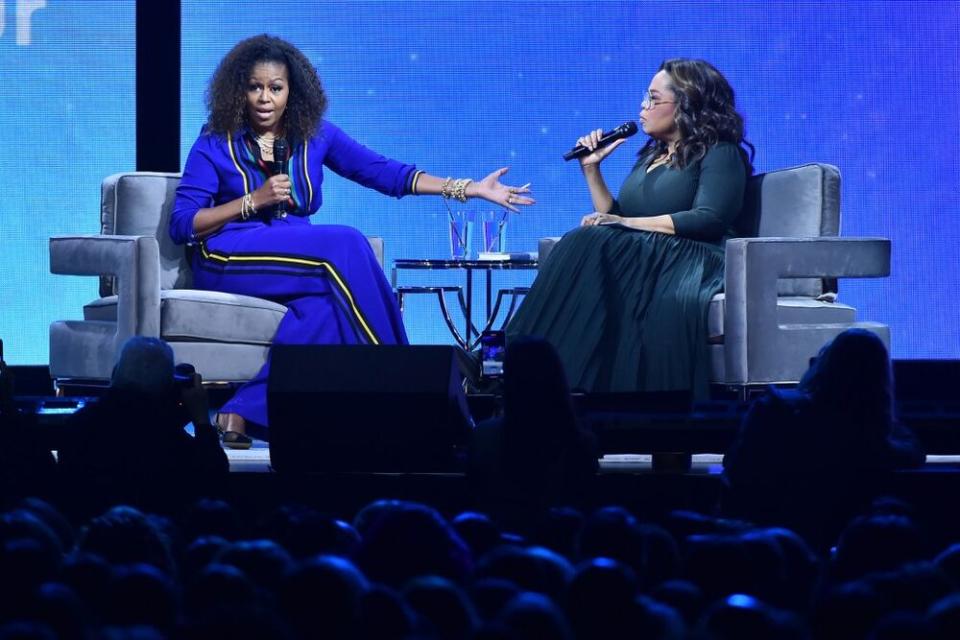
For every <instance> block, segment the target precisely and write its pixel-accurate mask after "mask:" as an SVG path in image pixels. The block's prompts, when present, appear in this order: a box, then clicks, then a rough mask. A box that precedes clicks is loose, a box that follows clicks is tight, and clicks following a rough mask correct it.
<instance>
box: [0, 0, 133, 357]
mask: <svg viewBox="0 0 960 640" xmlns="http://www.w3.org/2000/svg"><path fill="white" fill-rule="evenodd" d="M38 4H43V3H38V2H29V1H28V0H7V1H6V2H0V9H2V19H0V78H3V86H4V100H3V108H0V132H2V134H0V141H2V142H0V149H2V151H0V184H2V185H3V190H2V195H0V217H2V229H3V230H2V234H3V236H2V237H3V243H2V248H3V250H2V252H0V273H2V275H0V301H2V307H0V308H2V311H0V338H2V339H3V341H4V346H5V348H6V359H7V361H8V362H12V363H15V364H46V363H47V334H48V327H49V325H50V322H52V321H53V320H57V319H61V318H77V317H80V313H81V308H82V306H83V305H84V303H86V302H89V301H90V300H92V299H93V298H95V297H96V295H97V279H96V278H78V277H66V276H53V275H50V273H49V271H50V261H49V256H48V253H47V239H48V238H49V237H50V236H52V235H59V234H72V233H96V232H97V231H98V230H99V226H98V222H99V210H100V180H101V179H102V178H103V177H104V176H106V175H108V174H111V173H114V172H117V171H129V170H132V169H133V168H134V166H135V163H136V147H135V144H136V140H135V131H136V121H135V112H136V95H135V92H134V91H135V86H136V78H135V75H134V72H135V55H134V54H135V47H136V41H135V28H134V18H135V8H136V7H135V3H134V1H133V0H123V1H120V0H102V1H99V2H86V1H84V0H72V1H68V0H49V1H48V2H46V3H45V4H46V6H44V7H42V8H39V9H37V10H36V11H33V12H32V13H30V14H29V18H28V19H27V18H26V17H25V16H24V15H23V13H24V12H23V11H21V12H20V13H21V16H20V17H19V18H18V16H17V13H18V12H17V8H18V5H19V6H21V7H24V8H26V7H29V6H35V5H38Z"/></svg>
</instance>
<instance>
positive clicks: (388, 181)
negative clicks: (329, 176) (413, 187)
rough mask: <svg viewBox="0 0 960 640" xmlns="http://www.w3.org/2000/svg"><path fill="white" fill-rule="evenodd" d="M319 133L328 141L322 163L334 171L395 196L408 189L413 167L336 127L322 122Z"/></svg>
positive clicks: (403, 193)
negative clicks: (385, 155) (366, 145)
mask: <svg viewBox="0 0 960 640" xmlns="http://www.w3.org/2000/svg"><path fill="white" fill-rule="evenodd" d="M322 127H323V130H322V137H323V138H324V139H325V141H326V142H327V143H328V144H329V148H328V151H327V154H326V158H324V164H325V165H327V166H328V167H330V168H331V169H332V170H333V171H335V172H336V173H337V174H339V175H341V176H343V177H344V178H347V179H348V180H353V181H354V182H356V183H358V184H361V185H363V186H365V187H369V188H371V189H375V190H377V191H379V192H380V193H383V194H385V195H388V196H393V197H395V198H401V197H403V196H404V195H406V194H407V193H408V191H407V189H408V183H409V179H410V174H411V173H413V172H414V171H415V170H416V167H415V166H414V165H411V164H405V163H402V162H398V161H396V160H391V159H390V158H386V157H384V156H382V155H380V154H379V153H376V152H375V151H372V150H370V149H368V148H367V147H365V146H363V145H362V144H360V143H359V142H357V141H356V140H354V139H353V138H351V137H350V136H348V135H347V134H345V133H344V132H343V131H342V130H341V129H340V128H339V127H337V126H335V125H333V124H330V123H329V122H326V121H324V122H323V125H322Z"/></svg>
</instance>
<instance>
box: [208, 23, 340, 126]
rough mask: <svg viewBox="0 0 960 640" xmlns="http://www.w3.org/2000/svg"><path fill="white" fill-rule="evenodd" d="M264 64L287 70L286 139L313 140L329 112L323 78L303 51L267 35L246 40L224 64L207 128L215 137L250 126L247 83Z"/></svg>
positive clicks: (216, 76)
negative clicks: (280, 66) (325, 114)
mask: <svg viewBox="0 0 960 640" xmlns="http://www.w3.org/2000/svg"><path fill="white" fill-rule="evenodd" d="M262 62H276V63H279V64H282V65H284V66H285V67H286V68H287V76H288V79H289V83H290V97H289V99H288V101H287V108H286V111H285V112H284V114H283V121H284V129H285V130H286V135H287V136H288V137H291V138H293V139H296V140H306V139H308V138H310V137H311V136H312V135H313V134H314V133H315V132H316V130H317V127H318V126H319V124H320V118H322V117H323V113H324V112H325V111H326V109H327V95H326V93H324V91H323V86H322V85H321V83H320V77H319V76H318V75H317V70H316V69H315V68H314V66H313V65H312V64H311V63H310V60H308V59H307V57H306V56H305V55H303V53H302V52H301V51H300V50H299V49H297V48H296V47H295V46H293V45H292V44H290V43H289V42H287V41H286V40H282V39H280V38H277V37H274V36H270V35H267V34H263V35H259V36H254V37H252V38H247V39H246V40H242V41H241V42H239V43H237V45H236V46H235V47H233V49H231V50H230V52H229V53H228V54H227V55H226V56H224V58H223V60H221V61H220V64H219V66H217V70H216V71H215V72H214V73H213V77H212V78H210V86H209V87H208V88H207V96H206V99H207V110H208V111H209V113H210V115H209V117H208V118H207V127H208V128H209V129H210V131H212V132H214V133H222V134H229V133H231V132H234V131H237V130H238V129H241V128H243V127H244V126H245V125H247V124H248V122H247V83H248V82H249V80H250V74H251V72H252V71H253V68H254V67H255V66H256V65H257V64H260V63H262Z"/></svg>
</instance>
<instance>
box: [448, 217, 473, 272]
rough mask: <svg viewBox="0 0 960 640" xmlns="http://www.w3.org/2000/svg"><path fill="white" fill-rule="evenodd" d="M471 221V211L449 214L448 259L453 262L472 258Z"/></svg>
mask: <svg viewBox="0 0 960 640" xmlns="http://www.w3.org/2000/svg"><path fill="white" fill-rule="evenodd" d="M473 219H474V215H473V212H472V211H451V212H450V214H449V218H448V222H449V228H450V257H451V258H453V259H454V260H469V259H470V258H471V256H472V253H471V245H472V240H473Z"/></svg>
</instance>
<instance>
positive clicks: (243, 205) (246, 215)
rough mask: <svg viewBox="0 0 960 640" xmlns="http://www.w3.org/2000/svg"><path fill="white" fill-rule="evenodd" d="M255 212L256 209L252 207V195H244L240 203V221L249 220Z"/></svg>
mask: <svg viewBox="0 0 960 640" xmlns="http://www.w3.org/2000/svg"><path fill="white" fill-rule="evenodd" d="M256 212H257V208H256V207H255V206H254V205H253V194H252V193H247V194H244V196H243V199H242V200H241V201H240V219H241V220H249V219H250V216H251V215H253V214H255V213H256Z"/></svg>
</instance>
